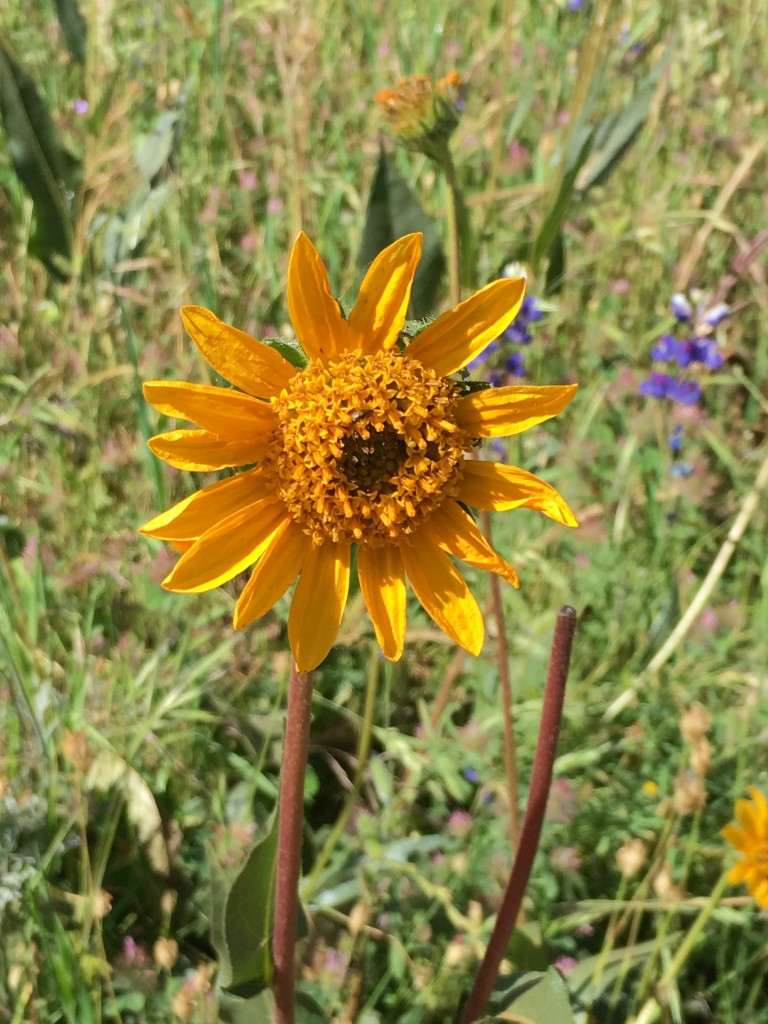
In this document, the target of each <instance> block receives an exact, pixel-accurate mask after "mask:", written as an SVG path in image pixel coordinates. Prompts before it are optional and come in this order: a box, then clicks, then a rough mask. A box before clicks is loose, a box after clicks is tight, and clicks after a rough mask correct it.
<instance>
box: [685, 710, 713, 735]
mask: <svg viewBox="0 0 768 1024" xmlns="http://www.w3.org/2000/svg"><path fill="white" fill-rule="evenodd" d="M711 724H712V719H711V717H710V714H709V712H708V711H707V709H706V708H705V707H703V706H702V705H701V704H694V705H693V707H691V708H688V710H687V711H684V712H683V713H682V715H681V716H680V723H679V725H680V735H681V736H682V737H683V739H684V740H685V741H686V743H695V742H696V740H699V739H701V737H702V736H705V735H706V734H707V733H708V732H709V727H710V725H711Z"/></svg>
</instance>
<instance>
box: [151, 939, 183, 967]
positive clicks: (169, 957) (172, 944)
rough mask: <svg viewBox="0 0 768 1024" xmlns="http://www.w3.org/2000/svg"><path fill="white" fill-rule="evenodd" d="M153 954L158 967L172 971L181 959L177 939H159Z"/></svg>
mask: <svg viewBox="0 0 768 1024" xmlns="http://www.w3.org/2000/svg"><path fill="white" fill-rule="evenodd" d="M152 953H153V955H154V958H155V963H156V964H157V966H158V967H161V968H162V969H163V970H164V971H170V970H171V969H172V968H173V966H174V965H175V963H176V961H177V960H178V959H179V944H178V942H177V941H176V940H175V939H158V940H157V942H156V943H155V944H154V946H153V947H152Z"/></svg>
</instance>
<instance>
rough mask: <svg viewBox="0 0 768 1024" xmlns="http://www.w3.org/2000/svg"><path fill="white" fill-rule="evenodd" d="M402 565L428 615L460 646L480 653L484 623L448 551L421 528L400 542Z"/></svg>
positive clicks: (472, 652) (471, 651)
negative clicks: (412, 536) (411, 537)
mask: <svg viewBox="0 0 768 1024" xmlns="http://www.w3.org/2000/svg"><path fill="white" fill-rule="evenodd" d="M400 554H401V555H402V557H403V565H404V566H405V571H406V573H407V574H408V579H409V580H410V581H411V586H412V587H413V590H414V593H415V594H416V597H418V599H419V601H421V603H422V605H423V606H424V610H425V611H426V613H427V615H429V616H430V618H432V619H433V620H434V621H435V623H436V624H437V625H438V626H439V627H440V629H442V631H443V632H444V633H447V634H448V636H449V637H450V638H451V640H453V641H454V642H455V643H457V644H458V645H459V647H463V648H464V649H465V650H466V651H469V653H470V654H479V653H480V650H481V648H482V646H483V635H484V632H485V627H484V625H483V616H482V613H481V612H480V609H479V608H478V606H477V601H475V599H474V597H473V596H472V594H471V593H470V590H469V587H468V586H467V584H466V582H465V581H464V578H463V576H462V575H461V573H460V572H459V571H458V569H457V568H456V566H455V565H454V564H453V562H451V560H450V558H449V557H448V555H446V554H445V552H443V551H441V550H440V548H439V547H438V546H437V545H436V544H435V543H434V541H433V540H432V539H431V537H429V536H428V535H427V534H425V533H424V531H423V530H420V531H419V532H418V533H417V534H416V536H415V537H414V538H413V539H412V540H410V539H409V540H404V541H402V542H401V544H400Z"/></svg>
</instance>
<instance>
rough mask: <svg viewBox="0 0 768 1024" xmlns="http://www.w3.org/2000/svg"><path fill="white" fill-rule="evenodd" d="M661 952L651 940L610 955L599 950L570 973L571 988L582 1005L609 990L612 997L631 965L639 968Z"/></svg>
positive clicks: (588, 1004)
mask: <svg viewBox="0 0 768 1024" xmlns="http://www.w3.org/2000/svg"><path fill="white" fill-rule="evenodd" d="M677 937H678V935H677V933H673V934H670V935H668V936H667V941H668V942H669V943H670V944H673V943H674V941H675V939H676V938H677ZM658 952H659V943H658V941H657V940H656V939H649V940H648V941H646V942H638V943H636V945H634V946H631V947H630V948H628V949H612V950H611V951H610V952H609V953H608V954H607V955H604V954H602V953H597V954H596V955H595V956H591V957H588V958H587V959H586V960H581V961H580V962H579V963H578V964H577V965H576V967H574V968H573V970H572V971H569V972H568V988H569V989H570V991H571V993H572V995H573V996H574V998H575V999H577V1000H578V1004H579V1005H580V1006H584V1007H589V1006H591V1005H592V1004H593V1003H594V1002H596V1001H597V1000H598V999H599V998H600V997H601V996H602V995H604V994H606V995H607V994H608V992H609V990H610V993H611V996H612V997H613V996H614V995H615V994H616V993H617V992H618V991H619V990H620V987H621V985H620V982H621V978H622V977H623V976H624V975H625V974H626V973H627V972H628V971H629V970H630V968H633V967H640V966H641V965H643V964H645V963H646V962H647V961H648V959H649V958H650V957H653V956H654V955H655V954H657V953H658Z"/></svg>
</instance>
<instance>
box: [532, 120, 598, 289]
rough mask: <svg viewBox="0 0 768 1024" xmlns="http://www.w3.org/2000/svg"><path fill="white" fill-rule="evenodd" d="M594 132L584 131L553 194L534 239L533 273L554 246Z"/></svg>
mask: <svg viewBox="0 0 768 1024" xmlns="http://www.w3.org/2000/svg"><path fill="white" fill-rule="evenodd" d="M595 132H596V129H595V128H591V129H589V131H587V132H586V133H585V136H584V139H583V141H582V143H581V146H580V147H579V149H578V152H577V155H576V156H575V157H574V158H573V160H572V161H571V163H570V166H569V167H568V170H567V171H566V173H565V174H564V176H563V180H562V181H561V182H560V188H559V189H558V192H557V195H556V196H555V201H554V203H553V204H552V208H551V209H550V211H549V213H548V214H547V216H546V217H545V218H544V223H543V224H542V225H541V228H540V229H539V232H538V234H537V235H536V238H535V239H534V243H533V256H532V263H533V268H534V273H536V271H537V269H538V268H539V266H540V265H541V262H542V260H543V259H544V258H545V257H546V256H548V255H549V254H550V250H551V249H552V248H553V247H555V246H556V240H557V236H558V234H559V233H560V231H561V228H562V226H563V224H564V222H565V219H566V217H567V216H568V211H569V210H570V207H571V199H572V198H573V191H574V188H575V187H576V177H577V175H578V173H579V171H580V170H581V168H582V167H583V166H584V162H585V161H586V159H587V157H588V156H589V154H590V153H591V151H592V145H593V143H594V138H595Z"/></svg>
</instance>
